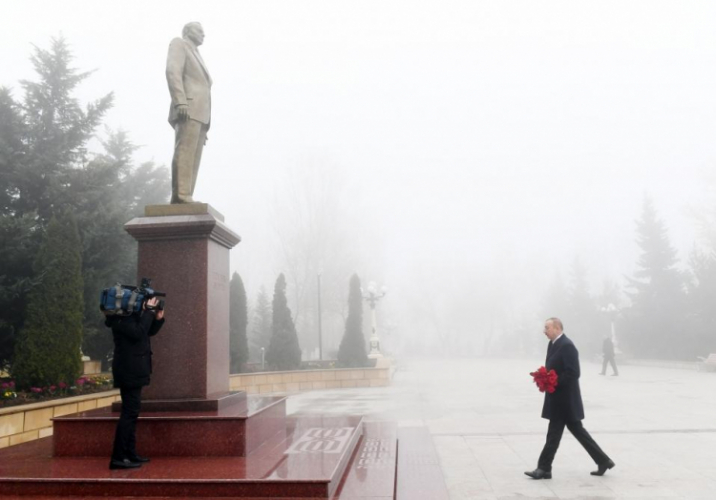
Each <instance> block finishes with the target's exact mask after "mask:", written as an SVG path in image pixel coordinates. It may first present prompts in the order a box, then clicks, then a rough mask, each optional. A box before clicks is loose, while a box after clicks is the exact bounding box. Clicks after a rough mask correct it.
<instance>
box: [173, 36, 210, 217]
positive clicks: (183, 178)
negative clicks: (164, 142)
mask: <svg viewBox="0 0 716 500" xmlns="http://www.w3.org/2000/svg"><path fill="white" fill-rule="evenodd" d="M202 43H204V29H203V28H202V27H201V24H199V23H189V24H187V25H186V26H184V30H183V31H182V38H175V39H174V40H172V42H171V43H170V44H169V54H168V55H167V83H168V85H169V94H170V95H171V98H172V103H171V108H170V109H169V124H170V125H171V126H172V127H174V133H175V138H174V158H173V159H172V201H171V202H172V203H194V198H193V195H194V186H195V185H196V178H197V175H198V174H199V164H200V163H201V153H202V151H203V149H204V143H205V142H206V133H207V132H208V131H209V126H210V124H211V83H212V81H211V77H210V76H209V71H208V70H207V69H206V65H204V60H203V59H202V58H201V55H200V54H199V49H198V47H199V45H201V44H202Z"/></svg>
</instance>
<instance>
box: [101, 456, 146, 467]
mask: <svg viewBox="0 0 716 500" xmlns="http://www.w3.org/2000/svg"><path fill="white" fill-rule="evenodd" d="M141 466H142V464H140V463H138V462H132V461H131V460H129V459H128V458H125V459H123V460H116V459H114V458H113V459H112V460H110V461H109V468H110V469H137V468H139V467H141Z"/></svg>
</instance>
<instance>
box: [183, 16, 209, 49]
mask: <svg viewBox="0 0 716 500" xmlns="http://www.w3.org/2000/svg"><path fill="white" fill-rule="evenodd" d="M181 36H182V37H184V38H188V39H189V40H191V41H192V42H194V45H196V46H197V47H198V46H199V45H201V44H202V43H204V28H202V27H201V23H197V22H193V23H187V24H185V25H184V29H183V30H182V32H181Z"/></svg>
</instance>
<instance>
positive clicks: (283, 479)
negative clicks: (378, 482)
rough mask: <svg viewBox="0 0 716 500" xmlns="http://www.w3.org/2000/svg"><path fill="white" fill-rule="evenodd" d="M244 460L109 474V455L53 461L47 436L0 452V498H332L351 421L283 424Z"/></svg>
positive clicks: (190, 461) (355, 426)
mask: <svg viewBox="0 0 716 500" xmlns="http://www.w3.org/2000/svg"><path fill="white" fill-rule="evenodd" d="M284 429H285V433H284V435H283V436H280V435H274V436H272V437H270V438H268V439H266V440H265V441H264V442H263V443H262V444H261V445H259V446H258V447H257V448H256V449H255V450H254V451H253V452H252V453H250V454H249V455H248V456H246V457H235V456H220V457H199V458H197V457H163V456H152V461H151V462H149V463H147V464H145V465H144V466H143V467H141V468H140V469H134V470H127V471H111V470H109V469H108V467H107V465H108V460H109V455H106V456H102V457H72V458H68V457H53V456H52V453H51V450H52V441H53V439H54V438H53V437H49V438H44V439H40V440H37V441H32V442H29V443H24V444H21V445H17V446H13V447H10V448H5V449H3V450H0V464H2V466H1V467H0V496H2V498H7V496H8V495H23V496H24V498H28V497H29V496H31V495H38V496H40V495H45V496H54V495H57V496H65V497H73V498H76V497H84V496H90V497H91V496H97V497H105V498H107V497H109V498H111V497H122V496H131V497H139V498H142V497H152V496H154V497H180V498H191V497H204V498H209V497H233V498H262V499H268V498H284V499H288V498H292V499H294V500H299V499H304V498H306V499H307V498H313V499H315V498H325V499H328V498H334V499H335V498H336V497H335V496H334V492H335V490H336V488H337V486H338V484H339V483H340V481H341V478H342V476H343V474H344V472H345V469H346V466H347V464H348V462H349V460H350V457H351V456H352V455H353V453H354V451H355V448H356V446H357V444H358V442H359V441H360V438H361V436H362V432H363V424H362V420H361V419H360V418H359V417H325V418H316V417H312V418H290V419H288V421H287V422H286V426H285V428H284Z"/></svg>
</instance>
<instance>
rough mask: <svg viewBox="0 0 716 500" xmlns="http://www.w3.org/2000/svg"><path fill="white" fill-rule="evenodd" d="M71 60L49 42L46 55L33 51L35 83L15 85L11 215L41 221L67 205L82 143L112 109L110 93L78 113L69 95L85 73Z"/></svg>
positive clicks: (82, 158) (59, 42) (82, 156)
mask: <svg viewBox="0 0 716 500" xmlns="http://www.w3.org/2000/svg"><path fill="white" fill-rule="evenodd" d="M72 59H73V56H72V53H71V52H70V49H69V47H68V45H67V43H66V42H65V40H64V39H62V38H59V39H53V40H52V47H51V49H50V50H45V49H41V48H35V53H34V54H33V56H32V57H31V60H32V64H33V66H34V69H35V71H36V72H37V74H38V76H39V81H36V82H32V81H27V80H26V81H22V82H21V84H22V86H23V88H24V90H25V102H24V106H23V110H24V121H25V124H26V127H27V136H26V144H27V156H26V157H25V158H24V159H23V161H22V175H21V176H18V177H17V179H16V181H17V182H16V183H15V184H14V185H13V186H12V188H13V189H14V190H16V192H17V196H16V197H15V198H14V200H13V204H12V208H13V211H14V212H15V213H17V214H24V213H28V212H35V211H36V212H37V213H38V215H39V217H40V219H41V220H42V221H47V220H49V218H50V217H51V216H52V215H53V214H54V213H59V212H58V210H59V209H60V208H61V207H65V206H66V204H67V203H69V202H70V201H71V197H70V195H69V194H68V192H67V190H66V188H67V185H68V183H69V182H70V181H71V179H70V178H69V177H70V176H71V175H72V169H73V168H75V167H77V166H79V165H82V164H83V163H86V156H87V142H88V141H89V140H90V139H91V138H92V136H93V134H94V132H95V130H96V128H97V126H98V125H99V124H100V123H101V121H102V118H103V116H104V115H105V113H106V112H107V111H108V110H109V109H110V108H111V106H112V98H113V97H112V94H111V93H110V94H107V95H106V96H104V97H102V98H100V99H98V100H96V101H94V102H92V103H89V104H88V105H87V106H86V109H85V110H83V109H82V107H81V106H80V104H79V101H78V100H77V99H76V98H75V97H74V96H73V93H74V91H75V90H76V88H77V86H78V85H79V84H80V83H82V82H83V81H84V80H85V79H86V78H87V77H88V76H89V75H90V74H91V72H84V73H81V72H78V71H77V70H76V69H75V68H73V67H71V62H72Z"/></svg>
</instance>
